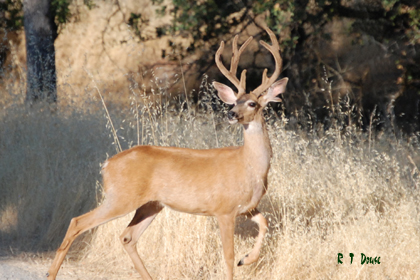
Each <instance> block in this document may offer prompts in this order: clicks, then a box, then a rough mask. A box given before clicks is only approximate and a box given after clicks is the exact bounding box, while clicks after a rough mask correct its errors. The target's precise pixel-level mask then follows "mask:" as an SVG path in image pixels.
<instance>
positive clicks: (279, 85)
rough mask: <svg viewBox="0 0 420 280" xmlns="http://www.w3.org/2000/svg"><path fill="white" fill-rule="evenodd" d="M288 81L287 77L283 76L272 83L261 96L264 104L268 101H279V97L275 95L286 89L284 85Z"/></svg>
mask: <svg viewBox="0 0 420 280" xmlns="http://www.w3.org/2000/svg"><path fill="white" fill-rule="evenodd" d="M288 81H289V79H288V78H283V79H281V80H278V81H277V82H275V83H274V84H272V85H271V86H270V87H269V88H268V91H267V93H266V94H265V95H263V96H261V97H262V98H263V101H264V104H265V105H266V104H267V103H268V102H281V98H280V97H277V95H279V94H281V93H283V92H285V91H286V85H287V82H288Z"/></svg>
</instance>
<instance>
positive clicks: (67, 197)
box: [0, 80, 420, 279]
mask: <svg viewBox="0 0 420 280" xmlns="http://www.w3.org/2000/svg"><path fill="white" fill-rule="evenodd" d="M95 86H96V85H95V83H92V84H91V85H90V91H88V92H87V94H88V95H89V96H91V97H92V100H93V101H94V102H95V104H96V105H92V104H91V103H89V104H85V105H83V106H81V105H80V104H78V106H70V105H59V106H58V107H57V108H55V109H54V110H53V112H51V111H50V109H48V108H45V107H42V106H41V107H39V108H35V107H33V108H27V107H25V106H10V107H9V108H8V109H7V110H5V111H3V112H2V114H1V122H2V133H1V134H0V170H1V172H0V192H1V196H0V222H1V223H0V242H1V245H3V246H2V248H6V247H8V248H12V249H13V250H18V251H25V252H26V251H31V252H41V251H45V250H50V251H49V253H46V254H44V256H47V257H52V256H53V250H55V249H56V248H57V247H58V246H59V244H60V242H61V240H62V238H63V236H64V234H65V230H66V229H67V226H68V223H69V221H70V219H71V218H72V217H73V216H77V215H80V214H82V213H84V212H86V211H88V210H89V209H91V208H93V207H94V205H95V204H97V203H98V201H99V203H100V200H101V191H100V188H101V186H100V175H99V170H100V164H101V163H102V162H103V161H104V160H105V159H106V157H107V156H108V155H109V156H111V155H113V154H115V153H116V151H117V150H119V147H118V144H117V143H120V144H119V145H120V146H121V147H122V149H126V148H128V147H130V146H132V145H136V144H137V143H139V144H154V145H166V146H169V145H171V146H183V147H190V148H213V147H220V146H228V145H238V144H239V143H240V142H241V141H242V140H241V139H242V136H241V128H240V127H239V126H234V127H231V126H229V125H227V124H226V123H225V122H224V121H223V114H224V113H225V112H224V111H225V110H226V108H225V107H222V106H221V105H220V103H218V101H217V99H216V98H215V95H214V92H212V90H211V89H209V86H208V83H207V81H206V80H204V81H203V83H202V87H201V88H200V93H199V96H200V98H199V100H200V102H199V105H197V106H193V105H192V104H187V103H185V102H184V101H183V99H182V98H178V97H177V98H172V97H170V95H169V93H168V92H167V91H166V90H165V89H162V88H158V87H156V88H155V90H154V91H153V92H152V93H149V97H147V98H146V97H145V96H144V95H143V92H142V90H141V88H138V87H136V86H134V87H133V88H131V90H132V93H133V96H132V100H131V101H132V102H131V105H130V106H129V108H127V110H118V109H117V108H114V109H110V111H109V116H108V115H106V114H104V111H103V108H100V107H98V104H99V105H100V104H101V103H100V102H101V101H100V99H99V97H98V92H97V91H96V89H95V88H94V87H95ZM61 94H62V95H64V94H65V93H64V92H61ZM64 103H65V104H69V102H64ZM64 103H63V104H64ZM81 108H82V109H81ZM87 108H89V109H90V108H93V109H90V110H88V109H87ZM213 110H214V111H213ZM268 113H270V110H268ZM267 115H271V116H274V114H267ZM110 120H111V121H112V125H113V127H114V129H115V132H114V131H113V130H112V129H111V122H110ZM270 120H271V121H270V127H269V129H270V134H271V140H272V145H273V149H274V158H273V160H272V168H271V172H270V175H269V191H268V194H267V195H266V196H265V197H264V198H263V201H262V202H261V204H260V207H259V208H260V210H261V211H262V212H263V213H264V214H265V216H266V217H267V218H268V220H269V224H270V225H269V226H270V228H269V233H268V235H267V238H266V241H265V244H264V247H263V251H262V255H261V258H260V259H259V261H258V262H257V263H256V264H253V265H250V266H245V267H240V268H236V269H235V277H236V279H331V278H334V279H355V278H360V279H417V278H418V277H419V276H418V275H420V269H419V266H418V263H420V254H419V251H420V233H419V225H418V224H419V217H420V215H419V209H418V205H419V183H420V181H419V175H420V174H419V170H418V169H417V167H416V159H417V158H418V145H417V143H416V142H415V141H414V140H415V139H416V138H410V139H408V138H407V139H398V138H396V137H394V136H392V135H391V134H389V133H388V134H384V135H382V136H381V137H377V138H374V140H369V139H368V138H369V137H368V136H366V135H365V134H363V133H362V132H359V131H357V129H355V128H352V127H350V128H348V129H347V130H346V131H344V130H343V129H341V128H337V127H336V128H331V129H330V130H328V131H327V132H323V133H319V134H317V133H306V132H302V131H292V130H289V129H287V123H286V122H285V121H282V120H280V119H276V118H275V117H271V119H270ZM369 141H370V143H369ZM130 216H131V215H130ZM129 221H130V217H124V218H121V219H118V220H115V221H112V222H110V223H108V224H105V225H103V226H100V227H99V228H98V229H97V230H96V231H92V232H90V233H89V234H85V235H84V236H83V237H82V238H79V239H78V240H77V242H76V243H75V244H74V245H73V247H72V249H71V252H70V254H69V255H68V256H69V258H68V261H67V262H65V264H64V266H63V269H62V270H60V272H59V277H60V274H62V275H66V267H71V266H72V265H73V264H74V263H76V264H77V266H78V269H80V271H82V272H80V273H78V274H77V277H76V278H80V279H133V278H139V276H138V275H137V273H136V272H135V271H134V269H133V267H132V263H131V261H130V260H129V257H128V256H127V255H126V253H125V252H124V251H123V249H122V246H121V244H120V241H119V239H118V237H119V234H120V233H121V232H122V231H123V229H124V227H125V226H126V225H127V224H128V223H129ZM256 233H257V227H255V226H254V225H253V224H252V223H251V222H249V221H244V219H242V218H238V223H237V227H236V235H235V253H236V259H237V260H239V259H240V258H241V257H242V256H243V255H244V254H246V253H247V252H248V251H249V250H250V249H251V247H252V245H253V242H254V237H255V236H256ZM138 248H139V251H140V255H141V256H142V258H143V260H144V263H145V264H146V266H147V268H148V269H149V272H150V273H151V274H152V276H153V277H155V279H221V278H223V275H224V260H223V256H222V248H221V241H220V236H219V231H218V227H217V223H216V222H215V220H214V219H213V218H211V217H201V216H192V215H187V214H183V213H177V212H174V211H171V210H168V209H165V210H164V211H162V213H161V214H159V215H158V217H157V218H156V220H155V221H154V222H153V223H152V225H151V226H150V227H149V228H148V229H147V231H146V232H145V233H144V235H143V236H142V237H141V239H140V241H139V244H138ZM338 253H342V254H343V255H344V258H343V261H344V263H343V264H337V254H338ZM349 253H354V255H355V257H354V260H353V264H350V258H349ZM361 253H364V254H365V255H367V256H372V257H375V256H380V257H381V258H380V262H381V264H376V265H372V264H369V265H361V263H360V255H361Z"/></svg>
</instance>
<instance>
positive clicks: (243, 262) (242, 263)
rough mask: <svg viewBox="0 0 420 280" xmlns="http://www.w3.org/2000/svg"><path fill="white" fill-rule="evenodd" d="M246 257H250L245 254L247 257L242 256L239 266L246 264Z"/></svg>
mask: <svg viewBox="0 0 420 280" xmlns="http://www.w3.org/2000/svg"><path fill="white" fill-rule="evenodd" d="M246 257H248V255H245V257H243V258H242V260H240V261H239V262H238V266H242V265H244V264H245V261H244V260H245V258H246Z"/></svg>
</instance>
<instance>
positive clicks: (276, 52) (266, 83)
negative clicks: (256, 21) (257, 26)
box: [252, 26, 283, 97]
mask: <svg viewBox="0 0 420 280" xmlns="http://www.w3.org/2000/svg"><path fill="white" fill-rule="evenodd" d="M264 29H265V31H266V32H267V33H268V35H270V39H271V42H272V45H271V46H270V45H269V44H267V43H266V42H264V41H262V40H261V41H260V44H261V45H263V46H264V47H265V48H266V49H267V50H268V51H269V52H271V54H272V55H273V56H274V60H275V62H276V68H275V70H274V73H273V75H271V77H270V78H268V77H267V68H266V69H264V72H263V77H262V83H261V85H260V86H259V87H257V88H256V89H255V90H254V91H253V92H252V93H253V94H254V95H255V96H257V97H259V96H260V95H261V94H262V93H263V92H264V91H266V90H267V89H268V88H269V87H270V86H271V85H272V84H273V83H274V82H275V81H276V80H277V78H278V77H279V75H280V72H281V68H282V63H283V60H282V58H281V56H280V46H279V42H278V41H277V38H276V35H274V33H273V31H271V30H270V29H269V28H268V27H267V26H264Z"/></svg>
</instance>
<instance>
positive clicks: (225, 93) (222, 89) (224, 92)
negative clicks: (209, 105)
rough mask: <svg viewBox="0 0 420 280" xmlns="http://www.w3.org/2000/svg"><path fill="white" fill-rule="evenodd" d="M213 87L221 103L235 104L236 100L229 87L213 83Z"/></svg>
mask: <svg viewBox="0 0 420 280" xmlns="http://www.w3.org/2000/svg"><path fill="white" fill-rule="evenodd" d="M213 86H214V88H215V89H216V90H217V93H218V94H219V97H220V99H222V101H223V102H225V103H226V104H231V105H232V104H235V102H236V99H237V98H236V95H235V92H234V91H233V90H232V89H231V88H230V87H228V86H227V85H224V84H222V83H218V82H213Z"/></svg>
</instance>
